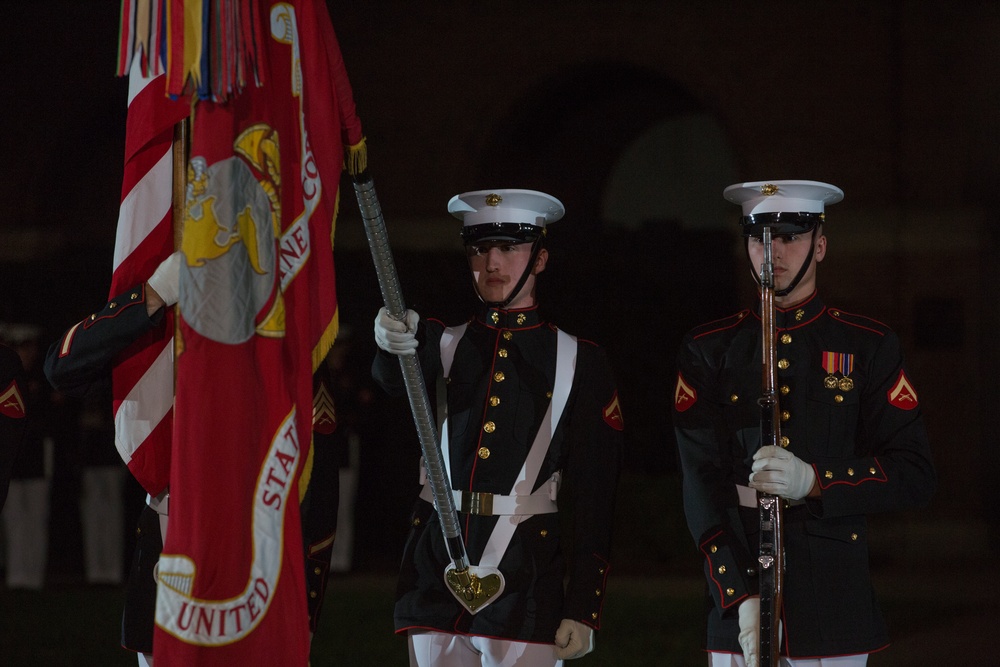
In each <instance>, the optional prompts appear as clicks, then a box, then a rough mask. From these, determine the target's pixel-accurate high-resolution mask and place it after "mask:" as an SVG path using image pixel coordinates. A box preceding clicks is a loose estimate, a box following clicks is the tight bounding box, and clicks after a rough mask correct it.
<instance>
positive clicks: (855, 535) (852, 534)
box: [851, 533, 858, 542]
mask: <svg viewBox="0 0 1000 667" xmlns="http://www.w3.org/2000/svg"><path fill="white" fill-rule="evenodd" d="M851 541H852V542H857V541H858V534H857V533H851Z"/></svg>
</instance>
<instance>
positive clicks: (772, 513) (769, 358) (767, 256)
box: [757, 226, 785, 667]
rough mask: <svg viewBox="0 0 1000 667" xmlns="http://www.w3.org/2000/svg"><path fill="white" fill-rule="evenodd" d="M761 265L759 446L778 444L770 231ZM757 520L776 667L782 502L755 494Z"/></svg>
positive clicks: (767, 644) (764, 607)
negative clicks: (761, 350)
mask: <svg viewBox="0 0 1000 667" xmlns="http://www.w3.org/2000/svg"><path fill="white" fill-rule="evenodd" d="M762 240H763V244H764V262H763V264H762V265H761V269H760V321H761V330H762V336H761V340H762V346H763V373H762V377H761V397H760V400H759V401H758V403H759V404H760V444H761V447H764V446H767V445H778V444H779V442H780V441H781V433H780V423H781V422H780V418H779V410H778V397H777V393H776V391H775V385H776V384H777V370H776V358H777V351H776V349H775V325H774V263H773V260H772V257H771V228H770V227H769V226H764V229H763V239H762ZM757 508H758V512H759V517H760V552H759V557H758V559H757V560H758V562H759V563H760V647H759V651H758V654H757V656H758V660H759V663H760V665H761V666H762V667H777V665H778V655H779V652H780V645H779V641H780V640H779V638H778V623H779V621H780V619H781V602H782V592H783V585H784V577H785V548H784V543H783V535H782V522H781V515H782V507H781V498H779V497H778V496H774V495H771V494H768V493H762V492H760V491H758V492H757Z"/></svg>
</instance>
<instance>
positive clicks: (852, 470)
mask: <svg viewBox="0 0 1000 667" xmlns="http://www.w3.org/2000/svg"><path fill="white" fill-rule="evenodd" d="M847 476H848V477H854V468H848V469H847Z"/></svg>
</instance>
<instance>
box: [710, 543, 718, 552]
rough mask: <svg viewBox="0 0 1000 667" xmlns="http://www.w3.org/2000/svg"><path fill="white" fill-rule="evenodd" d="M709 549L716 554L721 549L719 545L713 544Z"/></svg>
mask: <svg viewBox="0 0 1000 667" xmlns="http://www.w3.org/2000/svg"><path fill="white" fill-rule="evenodd" d="M708 550H709V551H711V552H712V553H713V554H714V553H715V552H716V551H718V550H719V547H717V546H715V545H714V544H713V545H712V546H710V547H709V548H708Z"/></svg>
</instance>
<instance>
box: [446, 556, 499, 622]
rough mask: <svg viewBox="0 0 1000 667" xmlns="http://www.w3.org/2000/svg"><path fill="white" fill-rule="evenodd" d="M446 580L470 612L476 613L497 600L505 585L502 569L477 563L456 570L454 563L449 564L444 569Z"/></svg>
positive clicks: (449, 587)
mask: <svg viewBox="0 0 1000 667" xmlns="http://www.w3.org/2000/svg"><path fill="white" fill-rule="evenodd" d="M444 582H445V583H446V584H448V590H450V591H451V594H452V595H454V596H455V599H457V600H458V601H459V602H461V603H462V606H463V607H465V608H466V609H468V610H469V613H470V614H475V613H476V612H478V611H480V610H481V609H483V608H484V607H486V606H487V605H488V604H490V603H491V602H493V601H494V600H496V599H497V598H498V597H499V596H500V593H502V592H503V587H504V580H503V575H502V574H500V570H498V569H497V568H495V567H479V566H477V565H470V566H469V567H468V569H466V570H456V569H455V566H454V564H449V565H448V567H447V568H445V571H444Z"/></svg>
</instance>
